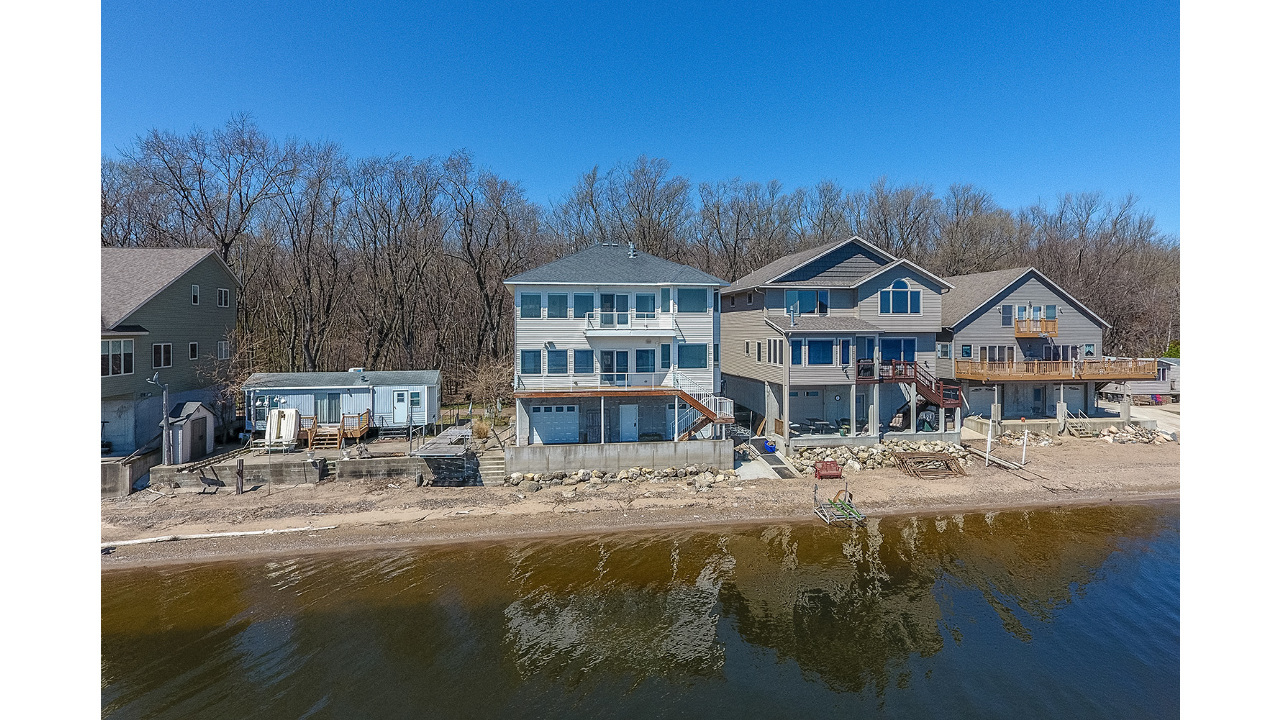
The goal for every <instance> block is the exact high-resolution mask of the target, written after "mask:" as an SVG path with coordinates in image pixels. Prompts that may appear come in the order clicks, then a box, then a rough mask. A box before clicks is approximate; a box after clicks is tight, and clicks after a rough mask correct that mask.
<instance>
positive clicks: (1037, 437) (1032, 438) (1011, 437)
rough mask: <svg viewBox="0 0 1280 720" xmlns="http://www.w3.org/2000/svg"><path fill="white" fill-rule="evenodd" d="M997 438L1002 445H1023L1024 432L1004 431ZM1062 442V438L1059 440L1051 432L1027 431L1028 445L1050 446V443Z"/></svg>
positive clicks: (1058, 443) (1057, 443)
mask: <svg viewBox="0 0 1280 720" xmlns="http://www.w3.org/2000/svg"><path fill="white" fill-rule="evenodd" d="M996 440H997V441H998V442H999V443H1000V444H1001V445H1013V446H1014V447H1022V433H1021V432H1013V431H1010V432H1002V433H1000V436H999V437H997V438H996ZM1061 444H1062V441H1061V440H1059V439H1058V438H1056V437H1054V436H1052V435H1050V434H1049V433H1042V432H1029V433H1027V445H1028V446H1036V445H1039V446H1041V447H1044V446H1048V445H1061Z"/></svg>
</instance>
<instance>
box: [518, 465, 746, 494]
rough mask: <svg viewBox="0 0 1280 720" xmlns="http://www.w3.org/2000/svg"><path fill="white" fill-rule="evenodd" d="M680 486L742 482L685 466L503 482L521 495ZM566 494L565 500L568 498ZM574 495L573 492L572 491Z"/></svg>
mask: <svg viewBox="0 0 1280 720" xmlns="http://www.w3.org/2000/svg"><path fill="white" fill-rule="evenodd" d="M668 482H669V483H680V484H683V485H687V486H690V487H692V488H693V489H695V490H698V491H704V490H711V489H713V488H715V487H718V486H729V487H732V486H734V485H740V484H741V483H742V481H741V479H739V478H738V473H737V472H736V471H734V470H721V469H719V468H717V467H715V466H713V465H688V466H686V467H678V468H676V467H669V468H665V469H662V470H655V469H653V468H644V467H633V468H628V469H626V470H622V471H619V472H616V473H613V472H606V471H604V470H585V469H579V470H559V471H556V472H549V473H511V474H510V475H508V476H507V477H506V478H505V479H504V480H503V484H504V485H509V486H515V487H518V488H520V490H521V491H523V492H537V491H538V490H540V489H542V488H544V487H549V486H553V485H560V486H563V487H567V488H577V487H578V486H585V487H587V488H591V487H601V486H604V485H608V484H610V483H668ZM568 492H569V491H565V497H570V495H569V494H568ZM574 492H576V490H575V491H574Z"/></svg>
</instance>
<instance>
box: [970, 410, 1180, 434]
mask: <svg viewBox="0 0 1280 720" xmlns="http://www.w3.org/2000/svg"><path fill="white" fill-rule="evenodd" d="M1084 422H1085V424H1086V425H1088V426H1089V427H1091V428H1093V429H1094V430H1106V429H1107V428H1109V427H1111V426H1112V425H1115V426H1116V427H1117V428H1120V427H1123V426H1125V425H1137V426H1138V427H1143V428H1147V429H1148V430H1155V429H1156V421H1155V420H1139V419H1137V418H1132V419H1130V421H1129V422H1127V423H1126V422H1122V421H1121V420H1120V418H1118V417H1109V418H1089V419H1087V420H1085V421H1084ZM989 424H990V421H989V420H985V419H983V418H980V417H978V416H977V415H970V416H969V417H967V418H965V419H964V426H965V427H967V428H969V429H970V430H973V431H975V432H979V433H982V434H983V435H984V436H985V435H986V434H987V425H989ZM1024 428H1025V429H1026V430H1028V431H1030V432H1039V433H1047V434H1049V435H1057V434H1058V421H1057V420H1056V419H1054V418H1044V419H1036V420H1027V421H1025V422H1023V421H1021V420H1003V421H1001V422H1000V426H999V427H998V428H997V432H1000V431H1003V432H1012V433H1021V432H1022V431H1023V429H1024Z"/></svg>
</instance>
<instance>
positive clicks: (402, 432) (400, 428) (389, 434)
mask: <svg viewBox="0 0 1280 720" xmlns="http://www.w3.org/2000/svg"><path fill="white" fill-rule="evenodd" d="M408 437H409V427H408V426H407V425H388V426H385V427H379V428H378V439H379V440H396V439H399V440H403V439H405V438H408Z"/></svg>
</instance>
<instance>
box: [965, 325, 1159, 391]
mask: <svg viewBox="0 0 1280 720" xmlns="http://www.w3.org/2000/svg"><path fill="white" fill-rule="evenodd" d="M1050 322H1053V321H1050ZM1155 376H1156V361H1155V360H1022V361H1014V362H1008V361H1006V362H995V361H985V362H984V361H982V360H959V359H957V360H956V361H955V377H956V379H957V380H979V381H982V382H993V381H1000V380H1048V381H1054V382H1057V381H1060V380H1104V381H1108V382H1111V381H1118V380H1150V379H1153V378H1155Z"/></svg>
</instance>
